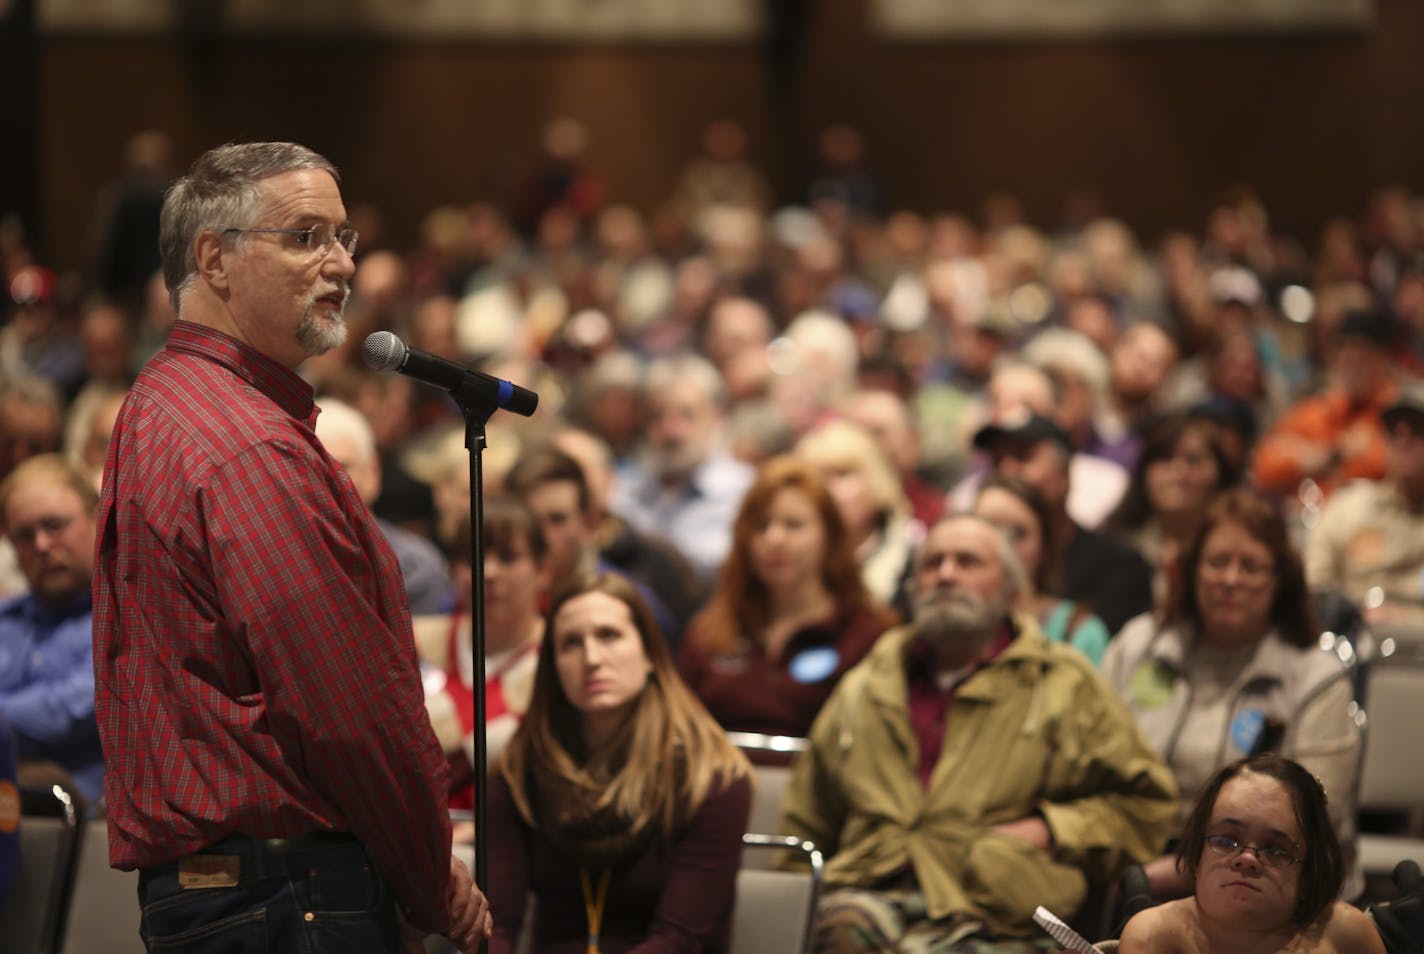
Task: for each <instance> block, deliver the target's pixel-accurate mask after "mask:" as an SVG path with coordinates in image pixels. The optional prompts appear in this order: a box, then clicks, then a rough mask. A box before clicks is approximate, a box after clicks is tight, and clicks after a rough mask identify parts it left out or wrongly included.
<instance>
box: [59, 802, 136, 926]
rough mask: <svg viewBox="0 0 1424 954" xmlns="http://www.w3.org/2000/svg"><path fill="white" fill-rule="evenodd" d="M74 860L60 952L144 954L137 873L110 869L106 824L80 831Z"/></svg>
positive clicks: (91, 822)
mask: <svg viewBox="0 0 1424 954" xmlns="http://www.w3.org/2000/svg"><path fill="white" fill-rule="evenodd" d="M80 832H81V834H80V844H79V861H78V863H77V864H76V866H75V871H74V889H73V891H72V892H71V893H70V899H69V917H68V919H67V923H66V926H65V929H64V952H65V954H90V952H92V951H104V952H105V954H143V952H144V946H143V938H142V937H140V936H139V922H140V920H141V918H140V911H139V903H138V872H137V871H119V870H118V869H117V868H110V867H109V823H108V822H107V821H105V820H104V819H102V818H93V819H90V820H89V821H86V822H84V824H83V826H82V827H81V829H80Z"/></svg>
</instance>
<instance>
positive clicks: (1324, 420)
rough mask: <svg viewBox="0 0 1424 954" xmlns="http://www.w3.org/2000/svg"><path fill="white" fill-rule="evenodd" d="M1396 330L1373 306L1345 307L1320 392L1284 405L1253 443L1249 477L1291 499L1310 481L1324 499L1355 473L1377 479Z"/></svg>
mask: <svg viewBox="0 0 1424 954" xmlns="http://www.w3.org/2000/svg"><path fill="white" fill-rule="evenodd" d="M1395 341H1396V336H1395V327H1394V323H1393V321H1392V320H1391V319H1390V318H1389V316H1388V315H1386V314H1384V313H1382V312H1379V311H1373V310H1371V311H1352V312H1349V313H1348V314H1346V315H1345V316H1344V317H1343V318H1342V319H1341V321H1340V325H1339V327H1338V328H1337V329H1336V330H1335V333H1334V336H1333V338H1332V342H1333V344H1332V349H1331V353H1330V357H1329V370H1330V381H1329V384H1328V386H1327V387H1326V389H1325V390H1324V391H1323V392H1322V393H1320V394H1318V395H1313V396H1310V397H1306V398H1303V399H1301V400H1299V401H1297V402H1296V403H1295V404H1293V405H1292V406H1291V407H1289V408H1287V409H1286V411H1285V412H1284V413H1283V414H1282V415H1281V418H1280V420H1278V421H1277V422H1276V424H1275V426H1274V427H1272V428H1271V429H1270V430H1269V431H1267V432H1266V434H1265V435H1264V436H1263V437H1262V438H1261V441H1260V443H1259V444H1258V445H1257V447H1256V455H1255V460H1254V462H1253V464H1252V476H1253V478H1254V480H1255V483H1256V485H1257V486H1259V487H1260V488H1261V489H1263V490H1266V491H1269V492H1270V493H1273V494H1277V495H1279V496H1281V497H1285V498H1291V499H1292V500H1293V501H1294V500H1295V498H1296V495H1297V494H1298V493H1300V492H1301V490H1302V486H1303V485H1304V484H1305V482H1307V481H1309V482H1310V483H1311V485H1312V486H1313V487H1314V488H1318V490H1319V493H1320V494H1323V495H1324V496H1326V497H1328V496H1329V495H1330V494H1331V493H1332V492H1334V490H1335V489H1336V488H1337V487H1339V486H1341V485H1342V484H1344V483H1345V482H1346V481H1349V480H1352V479H1354V478H1356V477H1364V478H1367V479H1370V480H1377V479H1379V478H1380V477H1383V476H1384V470H1385V447H1384V425H1383V424H1381V423H1380V412H1381V411H1383V410H1384V409H1385V408H1386V407H1388V406H1389V405H1390V402H1392V401H1393V400H1394V395H1395V389H1396V383H1395V378H1396V371H1395V367H1394V363H1393V361H1392V357H1391V354H1392V351H1391V349H1392V348H1393V347H1394V344H1395Z"/></svg>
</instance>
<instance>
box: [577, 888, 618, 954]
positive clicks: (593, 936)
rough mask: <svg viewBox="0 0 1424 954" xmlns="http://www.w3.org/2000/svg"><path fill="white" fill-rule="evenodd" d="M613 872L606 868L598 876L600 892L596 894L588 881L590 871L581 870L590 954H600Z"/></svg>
mask: <svg viewBox="0 0 1424 954" xmlns="http://www.w3.org/2000/svg"><path fill="white" fill-rule="evenodd" d="M612 874H613V871H612V870H611V869H609V868H604V869H603V873H602V874H600V875H599V876H598V892H597V894H595V892H594V890H593V887H592V886H591V885H590V884H589V881H588V869H586V868H580V869H579V884H581V885H583V910H584V913H585V914H587V915H588V954H599V949H598V931H599V928H601V927H603V906H604V904H605V903H606V902H607V901H608V880H609V876H610V875H612Z"/></svg>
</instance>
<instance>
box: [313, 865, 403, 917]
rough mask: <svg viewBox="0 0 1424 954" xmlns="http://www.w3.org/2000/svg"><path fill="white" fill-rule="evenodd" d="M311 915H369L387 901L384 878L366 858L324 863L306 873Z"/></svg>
mask: <svg viewBox="0 0 1424 954" xmlns="http://www.w3.org/2000/svg"><path fill="white" fill-rule="evenodd" d="M307 892H308V894H307V899H308V903H309V904H310V910H311V911H312V913H314V914H318V915H320V914H370V913H372V912H374V911H376V910H378V909H379V908H380V907H381V905H382V904H383V903H384V902H385V901H386V900H387V898H386V885H385V881H384V880H383V879H382V878H381V876H380V875H378V874H377V873H376V870H375V869H374V868H373V867H372V866H371V863H370V862H369V861H352V862H343V863H336V864H332V863H326V864H322V865H320V866H318V867H314V868H312V869H311V870H310V871H309V873H308V875H307Z"/></svg>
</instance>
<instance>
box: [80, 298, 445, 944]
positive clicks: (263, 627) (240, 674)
mask: <svg viewBox="0 0 1424 954" xmlns="http://www.w3.org/2000/svg"><path fill="white" fill-rule="evenodd" d="M315 420H316V412H315V410H314V407H313V403H312V390H311V388H310V387H309V386H308V385H307V384H306V383H305V382H303V381H302V379H301V378H299V377H298V376H297V375H296V374H294V373H293V372H291V371H290V370H288V369H286V368H284V367H282V366H280V365H278V364H276V363H275V362H273V361H271V360H270V359H268V358H266V357H264V356H263V355H261V354H259V353H257V352H256V351H253V350H252V349H250V348H248V347H246V346H244V345H243V344H241V343H240V342H238V341H236V340H234V339H232V338H230V337H228V336H226V335H223V334H220V333H218V332H215V331H212V330H210V329H207V328H204V327H200V326H197V325H193V324H191V323H187V322H179V323H177V324H176V325H175V326H174V328H173V331H172V333H171V335H170V336H169V340H168V345H167V347H166V348H165V349H164V350H163V351H162V352H160V353H159V354H158V355H156V356H155V357H154V358H153V360H152V361H150V362H149V364H148V366H147V367H146V368H145V369H144V371H143V373H142V374H141V375H139V378H138V381H137V382H136V383H135V385H134V388H133V391H132V393H131V394H130V396H129V398H128V400H127V402H126V403H125V404H124V407H123V411H122V412H121V414H120V415H119V421H118V425H117V427H116V428H115V430H114V436H113V442H112V444H111V446H110V449H109V459H108V462H107V466H106V468H105V474H104V491H103V496H102V499H101V501H100V504H99V527H100V530H99V535H98V544H97V559H96V562H95V567H94V670H95V691H96V699H95V710H96V714H97V716H98V720H99V731H100V736H101V738H102V741H103V745H104V756H105V760H106V763H107V767H108V774H107V778H106V780H105V800H106V802H107V806H108V817H109V835H110V851H109V860H110V863H111V864H113V865H114V866H115V867H118V868H125V869H129V868H134V867H144V866H149V865H155V864H161V863H165V862H170V861H173V860H174V859H176V858H178V857H180V856H182V855H185V854H188V853H190V852H192V851H194V850H196V849H198V848H202V847H204V846H206V845H210V844H212V843H213V842H216V841H218V840H219V839H221V838H223V837H225V836H227V835H230V834H233V833H239V834H244V835H250V836H253V837H258V838H274V837H284V836H293V835H298V834H301V833H303V832H309V831H314V830H322V829H330V830H336V831H348V832H351V833H352V834H354V835H355V836H356V837H357V838H359V839H360V840H361V842H362V844H363V845H364V846H365V848H366V851H367V852H368V853H369V854H370V856H371V857H372V859H374V861H375V863H376V865H377V866H378V867H379V869H380V870H381V872H382V873H383V874H384V875H385V877H386V879H387V880H388V882H389V883H390V885H391V888H392V890H393V891H394V892H395V895H396V897H397V898H398V899H399V900H400V901H401V902H402V904H403V905H404V906H405V908H406V913H407V917H408V918H409V919H410V921H411V922H412V923H413V924H415V925H417V926H418V927H421V928H424V929H426V930H429V931H437V932H438V931H443V930H445V929H447V928H448V926H449V920H450V914H449V907H448V902H447V899H446V884H447V881H448V879H449V872H450V821H449V813H448V811H447V809H446V803H445V791H446V776H445V767H444V757H443V756H442V754H441V750H440V745H439V743H438V742H437V741H436V738H435V734H434V731H433V730H432V728H431V726H430V721H429V718H428V717H427V716H426V713H425V706H424V702H423V695H422V688H421V681H420V675H419V669H418V664H417V662H416V654H415V644H414V640H413V637H412V634H411V629H410V614H409V612H408V611H407V609H406V600H405V590H404V589H403V587H402V584H401V576H400V571H399V569H398V567H397V565H396V560H395V557H394V556H393V555H392V553H391V551H390V549H389V547H388V546H387V545H386V543H385V540H384V539H383V538H382V536H381V533H380V531H379V530H378V529H377V528H376V525H375V524H374V523H373V522H372V520H371V518H370V516H369V514H368V513H367V510H366V507H365V506H364V505H363V504H362V502H361V500H360V498H358V497H357V496H356V492H355V490H354V489H353V487H352V485H351V482H350V480H349V479H348V478H347V476H346V473H345V471H344V470H342V469H341V467H340V466H339V465H337V464H336V463H334V462H333V461H332V459H331V458H330V457H329V456H328V455H327V453H326V451H325V450H324V449H323V448H322V445H321V444H320V442H319V441H318V440H317V439H316V436H315V435H314V434H313V433H312V424H313V422H314V421H315Z"/></svg>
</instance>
